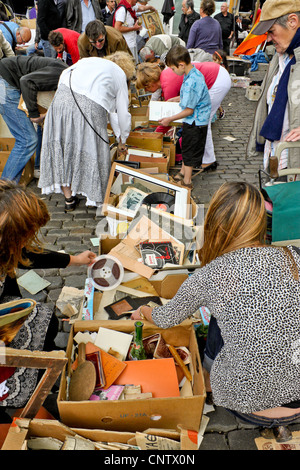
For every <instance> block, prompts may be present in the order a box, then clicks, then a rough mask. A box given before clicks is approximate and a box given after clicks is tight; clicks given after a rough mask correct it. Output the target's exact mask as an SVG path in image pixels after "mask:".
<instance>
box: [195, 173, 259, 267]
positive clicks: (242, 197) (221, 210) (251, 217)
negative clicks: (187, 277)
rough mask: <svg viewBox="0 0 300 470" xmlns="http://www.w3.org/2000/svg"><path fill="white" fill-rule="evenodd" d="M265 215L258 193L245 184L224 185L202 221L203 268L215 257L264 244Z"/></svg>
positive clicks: (215, 195)
mask: <svg viewBox="0 0 300 470" xmlns="http://www.w3.org/2000/svg"><path fill="white" fill-rule="evenodd" d="M266 225H267V222H266V211H265V203H264V198H263V195H262V194H261V192H260V191H259V190H258V189H257V188H256V187H255V186H253V185H251V184H248V183H244V182H232V183H224V184H223V185H222V186H221V187H220V188H219V189H218V190H217V191H216V193H215V194H214V196H213V197H212V200H211V202H210V205H209V208H208V211H207V214H206V217H205V221H204V243H203V247H202V248H201V250H200V253H199V255H200V260H201V264H202V266H205V265H206V264H207V263H210V262H211V261H212V260H214V259H215V258H217V257H218V256H221V255H223V254H224V253H228V252H230V251H234V250H237V249H239V248H244V247H247V246H253V245H259V244H262V243H264V241H265V235H266Z"/></svg>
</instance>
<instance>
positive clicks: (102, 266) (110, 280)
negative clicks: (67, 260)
mask: <svg viewBox="0 0 300 470" xmlns="http://www.w3.org/2000/svg"><path fill="white" fill-rule="evenodd" d="M88 276H89V278H90V279H91V280H92V283H93V285H94V287H95V288H96V289H99V290H103V291H105V290H111V289H114V288H115V287H117V286H118V285H119V284H121V282H122V279H123V277H124V269H123V266H122V264H121V263H120V261H119V260H118V259H117V258H115V257H114V256H111V255H101V256H98V257H97V258H96V260H95V261H94V263H93V264H92V265H91V266H89V269H88Z"/></svg>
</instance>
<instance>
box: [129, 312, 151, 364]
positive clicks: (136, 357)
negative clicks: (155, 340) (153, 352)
mask: <svg viewBox="0 0 300 470" xmlns="http://www.w3.org/2000/svg"><path fill="white" fill-rule="evenodd" d="M134 326H135V332H134V338H133V344H132V347H131V349H130V352H129V357H130V359H131V360H132V361H141V360H143V359H147V356H146V351H145V349H144V346H143V326H144V323H143V322H141V321H136V322H135V324H134Z"/></svg>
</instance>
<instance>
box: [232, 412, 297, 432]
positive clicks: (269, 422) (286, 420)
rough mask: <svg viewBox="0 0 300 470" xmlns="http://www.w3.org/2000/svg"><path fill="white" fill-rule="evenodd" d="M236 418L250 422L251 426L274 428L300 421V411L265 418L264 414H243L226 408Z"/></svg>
mask: <svg viewBox="0 0 300 470" xmlns="http://www.w3.org/2000/svg"><path fill="white" fill-rule="evenodd" d="M228 411H229V412H230V413H232V414H233V415H234V416H235V417H236V418H238V419H240V420H242V421H245V422H246V423H249V424H252V425H253V426H262V427H264V428H274V427H277V426H289V425H291V424H293V423H295V424H296V423H298V422H299V421H300V413H295V414H294V415H292V416H287V417H283V418H267V417H266V416H258V415H255V414H253V413H249V414H245V413H239V412H238V411H233V410H228Z"/></svg>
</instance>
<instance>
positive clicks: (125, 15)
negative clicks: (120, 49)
mask: <svg viewBox="0 0 300 470" xmlns="http://www.w3.org/2000/svg"><path fill="white" fill-rule="evenodd" d="M115 21H120V22H121V23H123V26H128V27H130V28H131V27H132V26H134V24H135V21H134V19H133V18H132V16H131V14H130V13H129V12H128V11H126V10H125V8H119V9H118V10H117V12H116V14H115ZM122 34H123V36H124V38H125V40H126V42H127V45H128V47H129V48H130V47H136V31H129V32H128V33H122Z"/></svg>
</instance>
